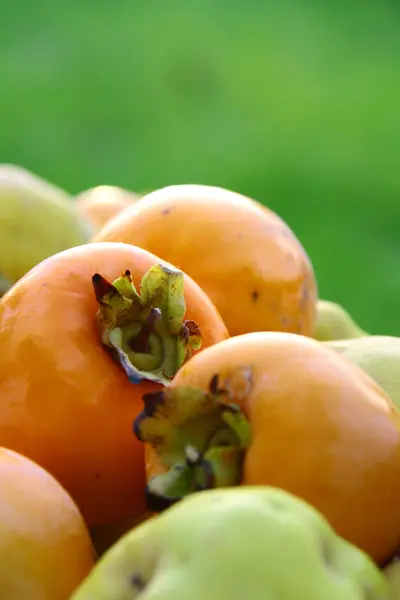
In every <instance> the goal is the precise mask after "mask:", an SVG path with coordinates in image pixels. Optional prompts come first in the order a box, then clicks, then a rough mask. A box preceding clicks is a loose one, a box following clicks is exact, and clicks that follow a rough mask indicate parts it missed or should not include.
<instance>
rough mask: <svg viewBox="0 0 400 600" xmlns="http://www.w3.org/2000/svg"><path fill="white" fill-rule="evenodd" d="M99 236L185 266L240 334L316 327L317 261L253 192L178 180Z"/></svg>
mask: <svg viewBox="0 0 400 600" xmlns="http://www.w3.org/2000/svg"><path fill="white" fill-rule="evenodd" d="M94 240H95V241H103V242H126V243H129V244H134V245H136V246H140V247H141V248H145V249H146V250H148V251H149V252H154V254H156V255H157V256H160V257H161V258H163V259H165V260H167V261H169V262H171V263H172V264H174V265H176V266H178V267H179V268H180V269H182V270H183V271H185V273H187V274H188V275H190V276H191V277H193V279H194V280H195V281H197V283H198V284H199V285H200V286H201V287H202V288H203V289H204V290H205V292H206V293H207V294H208V296H209V297H210V298H211V300H212V301H213V302H214V304H215V306H216V307H217V309H218V310H219V312H220V314H221V316H222V318H223V320H224V322H225V324H226V326H227V328H228V331H229V333H230V335H232V336H233V335H239V334H242V333H247V332H251V331H262V330H273V331H288V332H293V333H300V334H303V335H312V333H313V331H314V326H315V319H316V295H317V290H316V282H315V277H314V273H313V268H312V265H311V262H310V260H309V258H308V256H307V254H306V252H305V250H304V248H303V247H302V245H301V244H300V242H299V240H298V239H297V238H296V237H295V235H294V233H293V232H292V231H291V229H290V228H289V227H288V225H287V224H286V223H285V222H284V221H283V220H282V219H281V218H280V217H278V216H277V215H276V214H275V213H274V212H272V211H271V210H269V209H268V208H266V207H264V206H262V205H261V204H259V203H257V202H255V201H254V200H251V199H250V198H247V197H245V196H242V195H240V194H237V193H234V192H231V191H228V190H225V189H221V188H217V187H211V186H204V185H175V186H170V187H167V188H163V189H160V190H157V191H155V192H152V193H150V194H148V195H147V196H145V197H143V198H142V199H141V200H139V202H137V203H135V204H134V205H132V206H131V207H129V208H128V209H127V210H125V211H124V212H123V213H121V214H120V215H118V216H117V217H115V218H114V219H113V220H112V222H109V223H108V225H106V226H105V227H104V228H103V229H102V230H101V231H100V232H98V233H97V235H95V237H94Z"/></svg>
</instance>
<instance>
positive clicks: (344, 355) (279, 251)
mask: <svg viewBox="0 0 400 600" xmlns="http://www.w3.org/2000/svg"><path fill="white" fill-rule="evenodd" d="M0 224H1V227H2V237H1V238H0V239H1V244H2V246H1V248H2V252H1V263H0V270H1V274H2V280H1V281H2V292H3V293H4V295H3V296H2V298H1V300H0V345H1V349H2V352H1V354H2V363H1V367H0V400H1V402H0V446H1V448H0V598H4V599H5V600H68V599H70V600H128V599H129V600H132V599H133V598H138V599H139V598H140V600H204V599H205V598H210V599H211V600H233V599H235V598H237V599H239V598H240V599H244V598H246V599H247V598H248V599H249V600H250V599H251V600H264V599H265V598H276V599H277V600H278V599H279V600H303V599H304V600H306V599H307V600H321V599H324V600H337V599H339V598H340V599H341V600H366V599H367V598H368V600H389V599H394V598H399V597H400V569H399V567H398V563H397V562H396V557H397V555H398V553H399V551H400V510H399V508H398V506H397V496H398V495H399V493H400V410H399V409H400V376H399V372H400V369H399V366H400V341H399V340H398V339H397V338H394V337H389V336H372V335H369V334H368V333H367V332H366V331H364V330H363V329H362V328H361V327H359V326H358V325H357V324H356V323H355V322H354V321H353V319H352V318H351V316H350V315H349V314H348V313H347V312H346V311H345V310H344V309H343V308H342V307H340V306H338V305H337V304H335V303H333V302H328V301H324V300H322V299H318V293H317V282H316V278H315V273H314V270H313V265H312V261H311V260H310V258H309V257H308V255H307V253H306V251H305V249H304V248H303V246H302V244H301V242H300V241H299V239H298V238H297V237H296V236H295V234H294V233H293V232H292V231H291V229H290V227H289V226H288V225H287V224H286V223H285V222H284V221H283V220H282V219H281V218H280V217H279V216H278V215H277V214H275V213H274V212H273V211H271V210H269V209H268V208H266V207H264V206H262V205H261V204H259V203H258V202H257V201H256V200H253V199H251V198H248V197H244V196H242V195H240V194H238V193H235V192H233V191H229V190H225V189H221V188H216V187H211V186H204V185H176V186H170V187H167V188H163V189H160V190H156V191H153V192H150V193H148V194H145V195H143V196H140V195H138V194H134V193H133V192H130V191H128V190H124V189H121V188H117V187H115V186H98V187H97V188H94V189H92V190H87V191H85V192H84V193H82V194H81V195H80V196H78V197H76V198H71V197H69V196H68V194H66V193H65V192H63V191H62V190H60V189H59V188H57V187H55V186H52V185H50V184H48V183H47V182H45V181H43V180H41V179H40V178H38V177H36V176H34V175H33V174H31V173H27V172H26V171H24V170H23V169H21V168H17V167H15V166H12V165H11V166H10V165H4V166H2V167H0ZM3 232H4V235H3ZM398 407H399V408H398Z"/></svg>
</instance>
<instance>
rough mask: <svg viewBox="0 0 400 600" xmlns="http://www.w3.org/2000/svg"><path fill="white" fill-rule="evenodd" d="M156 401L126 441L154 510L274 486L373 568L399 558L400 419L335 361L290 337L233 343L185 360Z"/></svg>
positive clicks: (355, 372) (257, 336)
mask: <svg viewBox="0 0 400 600" xmlns="http://www.w3.org/2000/svg"><path fill="white" fill-rule="evenodd" d="M155 400H156V402H154V403H153V407H154V410H153V412H152V411H151V402H150V401H151V397H150V398H147V399H146V410H145V412H144V413H142V415H141V416H140V417H139V418H138V419H137V420H136V423H135V430H136V433H137V435H138V437H139V438H140V439H142V440H143V441H145V442H147V443H148V444H149V445H148V446H147V476H148V481H149V489H150V492H152V493H153V495H154V496H155V497H156V498H157V497H158V499H159V501H161V500H162V499H163V497H164V500H168V498H173V495H174V493H175V495H177V496H178V497H180V496H184V495H186V494H187V493H191V492H192V491H194V490H195V489H199V488H200V489H202V488H207V487H220V486H223V485H237V484H240V483H243V484H248V485H272V486H276V487H279V488H282V489H285V490H287V491H289V492H291V493H293V494H295V495H298V496H300V497H301V498H303V499H305V500H306V501H308V502H309V503H310V504H312V505H313V506H315V507H316V508H317V509H318V510H320V511H321V513H322V514H323V515H324V516H325V517H326V518H327V519H328V520H329V521H330V523H331V524H332V525H333V527H334V528H335V530H336V531H337V532H338V534H339V535H341V536H343V537H344V538H346V539H348V540H349V541H351V542H352V543H354V544H355V545H356V546H358V547H360V548H361V549H363V550H365V551H366V552H368V553H369V554H370V555H371V556H372V557H373V558H374V559H375V560H376V561H379V562H380V561H383V560H385V559H387V558H388V557H389V556H390V555H391V553H393V552H394V551H395V550H396V548H397V547H398V545H399V539H400V512H399V511H398V506H397V494H398V491H399V489H400V488H399V485H400V483H399V482H400V413H399V412H398V411H397V410H396V408H395V407H394V404H393V403H392V401H391V400H390V398H389V397H388V396H387V395H386V394H385V392H384V391H383V390H382V388H380V387H379V386H378V384H377V383H375V382H374V381H373V379H372V378H370V377H369V376H368V375H367V374H366V373H364V372H363V371H362V370H361V369H360V368H358V367H357V366H356V365H353V364H352V363H351V362H350V361H348V360H346V359H345V358H343V357H342V356H341V355H340V354H339V353H336V352H334V351H332V350H330V349H328V348H326V347H324V346H323V345H322V344H320V343H319V342H317V341H315V340H312V339H310V338H306V337H304V336H299V335H294V334H287V333H276V332H270V333H267V332H264V333H253V334H247V335H244V336H238V337H235V338H231V339H230V340H227V341H225V342H221V344H218V345H216V346H215V347H213V348H208V349H207V350H205V351H204V352H202V353H200V354H198V355H197V356H194V357H193V358H192V359H191V360H190V361H188V362H187V363H186V364H185V365H184V366H183V367H182V368H181V369H180V371H179V372H178V373H177V375H176V377H175V379H174V381H173V383H172V385H171V386H170V387H169V388H166V389H165V390H164V391H163V394H162V397H161V396H160V395H159V396H158V398H155ZM235 407H238V408H239V409H240V411H239V412H238V411H237V408H236V409H235ZM218 414H219V415H220V416H219V417H218ZM167 423H168V427H167ZM175 423H179V427H178V426H176V425H175ZM246 423H247V425H246ZM248 428H249V429H250V431H248ZM150 444H151V445H150ZM188 461H189V464H190V465H191V467H190V468H188V467H187V465H188ZM179 465H180V467H179V468H180V469H181V471H179V470H178V466H179ZM189 471H191V472H189ZM181 472H182V476H181ZM161 473H164V475H162V476H161V477H160V476H159V477H158V478H157V477H156V476H157V475H160V474H161ZM153 478H154V479H153ZM178 484H179V485H178ZM179 489H180V493H178V492H177V490H178V491H179ZM152 501H154V498H153V500H152Z"/></svg>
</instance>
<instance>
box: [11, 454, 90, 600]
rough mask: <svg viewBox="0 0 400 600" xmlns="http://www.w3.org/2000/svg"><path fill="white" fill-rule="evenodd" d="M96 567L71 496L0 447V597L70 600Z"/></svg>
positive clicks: (26, 461) (25, 460) (30, 464)
mask: <svg viewBox="0 0 400 600" xmlns="http://www.w3.org/2000/svg"><path fill="white" fill-rule="evenodd" d="M94 562H95V556H94V552H93V546H92V542H91V539H90V536H89V532H88V530H87V527H86V525H85V522H84V520H83V518H82V515H81V514H80V512H79V510H78V508H77V506H76V505H75V503H74V502H73V500H72V498H71V497H70V496H69V494H67V492H66V491H65V490H64V489H63V488H62V487H61V485H60V484H59V483H58V481H56V480H55V479H54V477H52V475H50V474H49V473H47V471H45V470H44V469H43V468H42V467H40V466H39V465H37V464H36V463H34V462H32V461H31V460H29V459H28V458H26V457H25V456H22V455H21V454H18V453H16V452H13V451H11V450H9V449H7V448H3V447H0V598H3V599H4V600H20V599H21V600H22V599H26V600H28V599H29V600H36V599H37V600H39V599H40V600H68V599H69V597H70V595H71V594H72V592H73V591H74V590H75V589H76V588H77V587H78V585H79V584H80V583H81V582H82V580H83V579H84V578H85V577H86V576H87V575H88V574H89V572H90V570H91V569H92V567H93V565H94Z"/></svg>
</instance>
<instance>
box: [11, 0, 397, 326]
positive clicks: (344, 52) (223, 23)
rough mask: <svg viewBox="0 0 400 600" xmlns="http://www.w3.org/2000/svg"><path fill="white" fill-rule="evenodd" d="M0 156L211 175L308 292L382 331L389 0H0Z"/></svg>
mask: <svg viewBox="0 0 400 600" xmlns="http://www.w3.org/2000/svg"><path fill="white" fill-rule="evenodd" d="M0 82H1V83H0V85H1V93H0V122H1V128H0V162H14V163H16V164H20V165H22V166H24V167H25V168H27V169H30V170H32V171H34V172H35V173H37V174H39V175H41V176H42V177H45V178H47V179H48V180H50V181H52V182H54V183H56V184H58V185H60V186H62V187H64V188H66V189H67V190H68V191H69V192H71V193H76V192H79V191H81V190H83V189H85V188H88V187H91V186H95V185H99V184H114V185H120V186H124V187H127V188H130V189H132V190H134V191H139V192H140V191H145V190H151V189H154V188H158V187H162V186H165V185H169V184H176V183H203V184H211V185H219V186H224V187H227V188H230V189H233V190H235V191H238V192H242V193H245V194H248V195H250V196H253V197H254V198H256V199H258V200H259V201H261V202H263V203H264V204H266V205H268V206H269V207H271V208H273V209H274V210H275V211H276V212H278V213H279V214H280V215H281V216H282V217H283V218H284V219H285V220H286V221H287V222H288V223H289V225H290V226H291V227H292V228H293V229H294V231H295V232H296V234H297V235H298V237H299V238H300V240H301V241H302V243H303V245H304V246H305V248H306V250H307V251H308V253H309V255H310V257H311V259H312V261H313V263H314V266H315V270H316V274H317V278H318V283H319V292H320V296H321V297H324V298H329V299H332V300H336V301H338V302H340V303H342V304H343V305H344V306H345V307H346V308H347V309H348V310H350V311H351V312H352V313H353V315H354V317H355V318H356V319H357V320H358V321H359V323H360V325H361V326H362V327H363V328H364V329H367V330H368V331H370V332H372V333H391V334H394V335H400V316H399V313H398V312H397V309H398V306H399V299H400V277H399V273H400V169H399V163H400V112H399V106H400V4H399V3H398V2H397V1H394V0H392V1H386V0H380V1H379V0H376V1H375V2H372V1H369V0H363V1H357V0H334V1H333V2H328V1H326V2H325V1H323V0H321V1H320V2H316V1H314V2H312V1H307V0H293V1H292V2H289V1H287V0H275V1H271V2H269V1H267V0H264V1H262V0H247V2H244V0H242V2H239V1H236V0H176V1H175V0H147V1H146V2H145V1H139V0H131V1H130V2H128V1H127V2H121V1H118V0H116V1H115V2H111V0H90V1H89V0H69V2H67V3H58V4H57V3H55V2H52V1H50V0H36V2H33V1H32V0H14V2H10V3H5V5H3V6H2V10H1V19H0Z"/></svg>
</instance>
